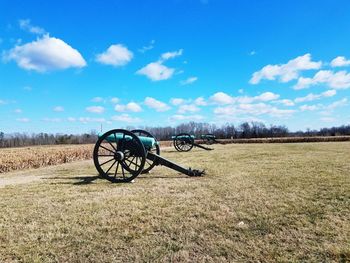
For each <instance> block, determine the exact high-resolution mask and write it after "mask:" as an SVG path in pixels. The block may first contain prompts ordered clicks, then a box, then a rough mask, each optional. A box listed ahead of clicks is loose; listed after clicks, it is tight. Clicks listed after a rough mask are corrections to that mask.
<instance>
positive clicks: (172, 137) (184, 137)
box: [171, 135, 196, 139]
mask: <svg viewBox="0 0 350 263" xmlns="http://www.w3.org/2000/svg"><path fill="white" fill-rule="evenodd" d="M176 137H177V138H178V139H187V138H188V136H186V135H181V136H171V139H175V138H176ZM191 138H192V139H196V137H195V136H194V135H191Z"/></svg>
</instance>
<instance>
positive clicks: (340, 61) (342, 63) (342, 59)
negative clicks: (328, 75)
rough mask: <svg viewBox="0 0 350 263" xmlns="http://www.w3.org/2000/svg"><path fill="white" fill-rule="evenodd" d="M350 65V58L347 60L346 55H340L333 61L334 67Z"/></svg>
mask: <svg viewBox="0 0 350 263" xmlns="http://www.w3.org/2000/svg"><path fill="white" fill-rule="evenodd" d="M349 65H350V60H347V59H346V58H345V57H342V56H339V57H336V58H335V59H333V60H332V61H331V66H332V67H345V66H349Z"/></svg>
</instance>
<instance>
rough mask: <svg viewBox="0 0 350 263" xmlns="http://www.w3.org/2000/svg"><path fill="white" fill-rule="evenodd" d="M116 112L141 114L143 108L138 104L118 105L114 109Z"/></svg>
mask: <svg viewBox="0 0 350 263" xmlns="http://www.w3.org/2000/svg"><path fill="white" fill-rule="evenodd" d="M114 109H115V111H119V112H123V111H132V112H140V111H142V108H141V106H140V105H139V104H137V103H136V102H129V103H128V104H126V105H121V104H117V105H115V107H114Z"/></svg>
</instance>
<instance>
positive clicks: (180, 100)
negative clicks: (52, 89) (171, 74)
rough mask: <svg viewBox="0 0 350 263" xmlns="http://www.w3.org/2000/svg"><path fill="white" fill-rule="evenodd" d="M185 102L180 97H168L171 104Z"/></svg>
mask: <svg viewBox="0 0 350 263" xmlns="http://www.w3.org/2000/svg"><path fill="white" fill-rule="evenodd" d="M185 102H186V101H185V100H184V99H181V98H172V99H170V103H171V104H173V105H174V106H178V105H181V104H183V103H185Z"/></svg>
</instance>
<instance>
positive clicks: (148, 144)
mask: <svg viewBox="0 0 350 263" xmlns="http://www.w3.org/2000/svg"><path fill="white" fill-rule="evenodd" d="M98 136H99V137H101V136H102V134H99V135H98ZM138 138H139V139H140V141H141V142H142V144H143V146H144V147H145V148H146V149H151V148H153V147H154V146H155V145H156V144H158V141H156V140H155V139H154V138H151V137H144V136H138ZM122 139H123V135H122V134H116V136H114V135H113V134H112V135H109V136H108V137H107V138H106V140H108V141H109V142H117V141H119V140H122ZM131 139H132V137H131V136H128V135H126V136H125V140H127V141H130V140H131Z"/></svg>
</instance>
